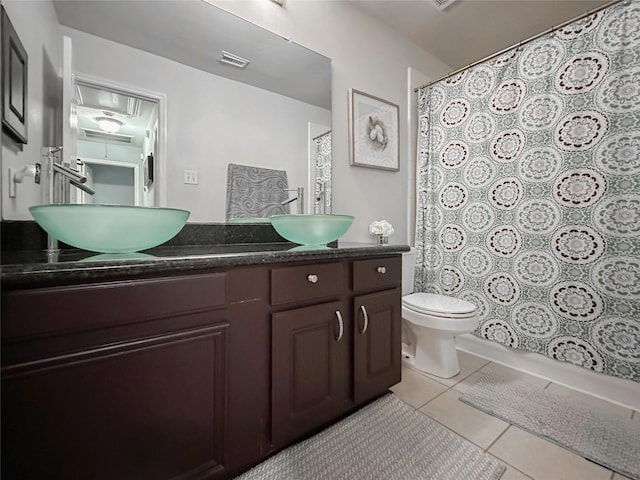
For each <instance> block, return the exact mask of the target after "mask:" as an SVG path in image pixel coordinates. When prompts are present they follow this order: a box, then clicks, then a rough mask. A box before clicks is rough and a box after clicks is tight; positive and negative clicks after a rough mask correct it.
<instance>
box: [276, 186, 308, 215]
mask: <svg viewBox="0 0 640 480" xmlns="http://www.w3.org/2000/svg"><path fill="white" fill-rule="evenodd" d="M285 192H296V196H295V197H291V198H289V199H287V200H285V201H284V202H282V203H281V205H289V204H290V203H292V202H297V203H296V205H297V207H298V209H297V212H296V213H298V214H303V213H304V187H298V188H292V189H287V190H285Z"/></svg>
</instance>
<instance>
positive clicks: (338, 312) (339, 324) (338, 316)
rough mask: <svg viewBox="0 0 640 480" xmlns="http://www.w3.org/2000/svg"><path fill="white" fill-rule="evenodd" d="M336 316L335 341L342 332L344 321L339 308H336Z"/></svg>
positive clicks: (339, 337) (340, 336)
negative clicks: (336, 330) (336, 334)
mask: <svg viewBox="0 0 640 480" xmlns="http://www.w3.org/2000/svg"><path fill="white" fill-rule="evenodd" d="M336 318H337V319H338V338H336V342H339V341H340V339H341V338H342V335H343V334H344V322H343V321H342V314H341V313H340V310H336Z"/></svg>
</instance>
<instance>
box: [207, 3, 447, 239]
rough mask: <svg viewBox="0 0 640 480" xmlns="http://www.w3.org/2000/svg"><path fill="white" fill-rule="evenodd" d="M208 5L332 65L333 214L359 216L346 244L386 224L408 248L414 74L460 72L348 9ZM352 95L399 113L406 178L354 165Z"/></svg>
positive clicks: (302, 5) (305, 5) (436, 75)
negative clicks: (410, 80) (391, 106)
mask: <svg viewBox="0 0 640 480" xmlns="http://www.w3.org/2000/svg"><path fill="white" fill-rule="evenodd" d="M207 1H208V2H209V3H213V4H215V5H217V6H219V7H221V8H223V9H225V10H227V11H229V12H231V13H234V14H236V15H238V16H240V17H243V18H245V19H246V20H249V21H251V22H253V23H255V24H257V25H260V26H262V27H264V28H267V29H269V30H271V31H273V32H275V33H277V34H279V35H281V36H283V37H285V38H289V37H290V38H291V39H292V40H293V41H295V42H297V43H299V44H301V45H304V46H305V47H308V48H310V49H312V50H315V51H316V52H318V53H320V54H322V55H325V56H327V57H329V58H331V59H332V80H333V86H332V88H333V92H332V95H333V100H332V122H331V123H332V141H333V145H332V155H333V191H334V202H333V211H334V213H348V214H352V215H355V217H356V218H355V221H354V224H353V226H352V227H351V229H350V230H349V232H347V234H346V235H345V236H344V237H343V239H344V240H349V241H365V242H370V241H373V237H372V236H370V235H369V232H368V225H369V223H371V221H373V220H379V219H383V218H384V219H386V220H388V221H389V222H391V223H392V224H393V226H394V228H395V232H396V233H395V234H394V235H393V236H392V237H391V238H390V242H391V243H409V241H410V239H409V238H408V234H407V231H408V230H409V228H408V217H409V215H408V212H407V195H408V193H407V192H408V185H407V179H408V174H407V169H408V168H411V166H410V152H409V148H408V142H407V141H405V140H404V139H405V138H406V135H407V133H406V132H407V128H408V127H407V123H406V118H407V114H408V113H407V112H408V110H407V108H408V101H407V84H408V81H407V71H408V67H413V68H415V69H416V70H418V71H420V72H422V73H423V74H424V75H426V76H428V77H431V78H439V77H440V76H442V75H444V74H446V73H448V72H450V71H452V70H453V69H452V68H450V67H449V66H447V65H445V64H443V63H442V62H440V61H438V60H437V59H436V58H434V57H433V56H431V55H430V54H428V53H426V52H425V51H424V50H422V49H420V48H418V47H417V46H415V45H414V44H413V43H410V42H409V41H408V40H407V39H406V38H404V37H402V36H401V35H400V34H399V33H398V32H396V31H394V30H391V29H389V28H387V27H386V26H384V25H382V24H381V23H380V22H379V21H378V20H376V19H373V18H371V17H369V16H367V15H365V14H363V13H361V12H360V11H359V10H358V9H356V8H355V7H353V6H351V5H349V3H347V2H343V1H298V0H291V1H285V4H284V7H279V6H277V5H276V4H274V3H272V2H267V1H264V0H244V1H242V2H238V1H232V0H207ZM351 88H354V89H356V90H360V91H363V92H366V93H369V94H371V95H374V96H376V97H380V98H383V99H385V100H387V101H390V102H393V103H395V104H397V105H399V106H400V119H401V125H400V171H399V172H388V171H383V170H374V169H369V168H363V167H353V166H350V165H349V141H348V132H349V129H348V101H347V100H348V92H349V89H351ZM409 113H411V112H409ZM414 115H415V113H414ZM413 161H415V160H413Z"/></svg>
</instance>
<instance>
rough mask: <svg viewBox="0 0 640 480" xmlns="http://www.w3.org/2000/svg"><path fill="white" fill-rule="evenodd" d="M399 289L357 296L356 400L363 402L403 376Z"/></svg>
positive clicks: (355, 341)
mask: <svg viewBox="0 0 640 480" xmlns="http://www.w3.org/2000/svg"><path fill="white" fill-rule="evenodd" d="M400 302H401V299H400V290H398V289H394V290H385V291H383V292H379V293H372V294H370V295H361V296H359V297H356V298H355V299H354V312H355V313H354V317H355V319H354V327H355V331H354V400H355V402H356V403H362V402H364V401H366V400H369V399H371V398H373V397H375V396H376V395H378V394H380V393H382V392H384V391H385V390H386V389H387V388H389V387H390V386H392V385H394V384H396V383H398V382H399V381H400V376H401V342H402V340H401V323H400V322H401V310H400Z"/></svg>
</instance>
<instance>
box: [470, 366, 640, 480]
mask: <svg viewBox="0 0 640 480" xmlns="http://www.w3.org/2000/svg"><path fill="white" fill-rule="evenodd" d="M460 400H461V401H463V402H465V403H467V404H469V405H471V406H472V407H475V408H477V409H479V410H482V411H483V412H486V413H488V414H490V415H493V416H494V417H498V418H500V419H501V420H504V421H505V422H508V423H510V424H512V425H516V426H518V427H520V428H522V429H524V430H527V431H528V432H530V433H533V434H534V435H537V436H539V437H542V438H544V439H546V440H550V441H551V442H553V443H556V444H557V445H560V446H561V447H564V448H567V449H568V450H571V451H573V452H574V453H576V454H578V455H580V456H582V457H584V458H586V459H588V460H591V461H593V462H595V463H598V464H600V465H602V466H604V467H607V468H609V469H611V470H614V471H616V472H618V473H620V474H622V475H625V476H627V477H629V478H632V479H634V480H640V422H634V421H632V420H631V418H624V417H619V416H616V415H613V414H608V413H605V412H600V411H597V410H595V409H594V408H593V407H592V406H590V405H588V404H586V403H584V402H580V401H579V400H576V399H573V398H569V397H566V396H563V395H561V394H558V393H555V392H552V391H549V390H545V389H544V388H542V387H539V386H536V385H531V384H528V383H524V382H518V381H514V380H508V379H505V378H503V377H501V376H500V375H496V374H492V373H486V374H484V375H483V376H482V377H480V379H479V380H478V383H476V384H475V385H473V386H472V387H470V388H469V389H468V390H467V391H466V392H465V393H464V394H463V395H462V396H461V397H460Z"/></svg>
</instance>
